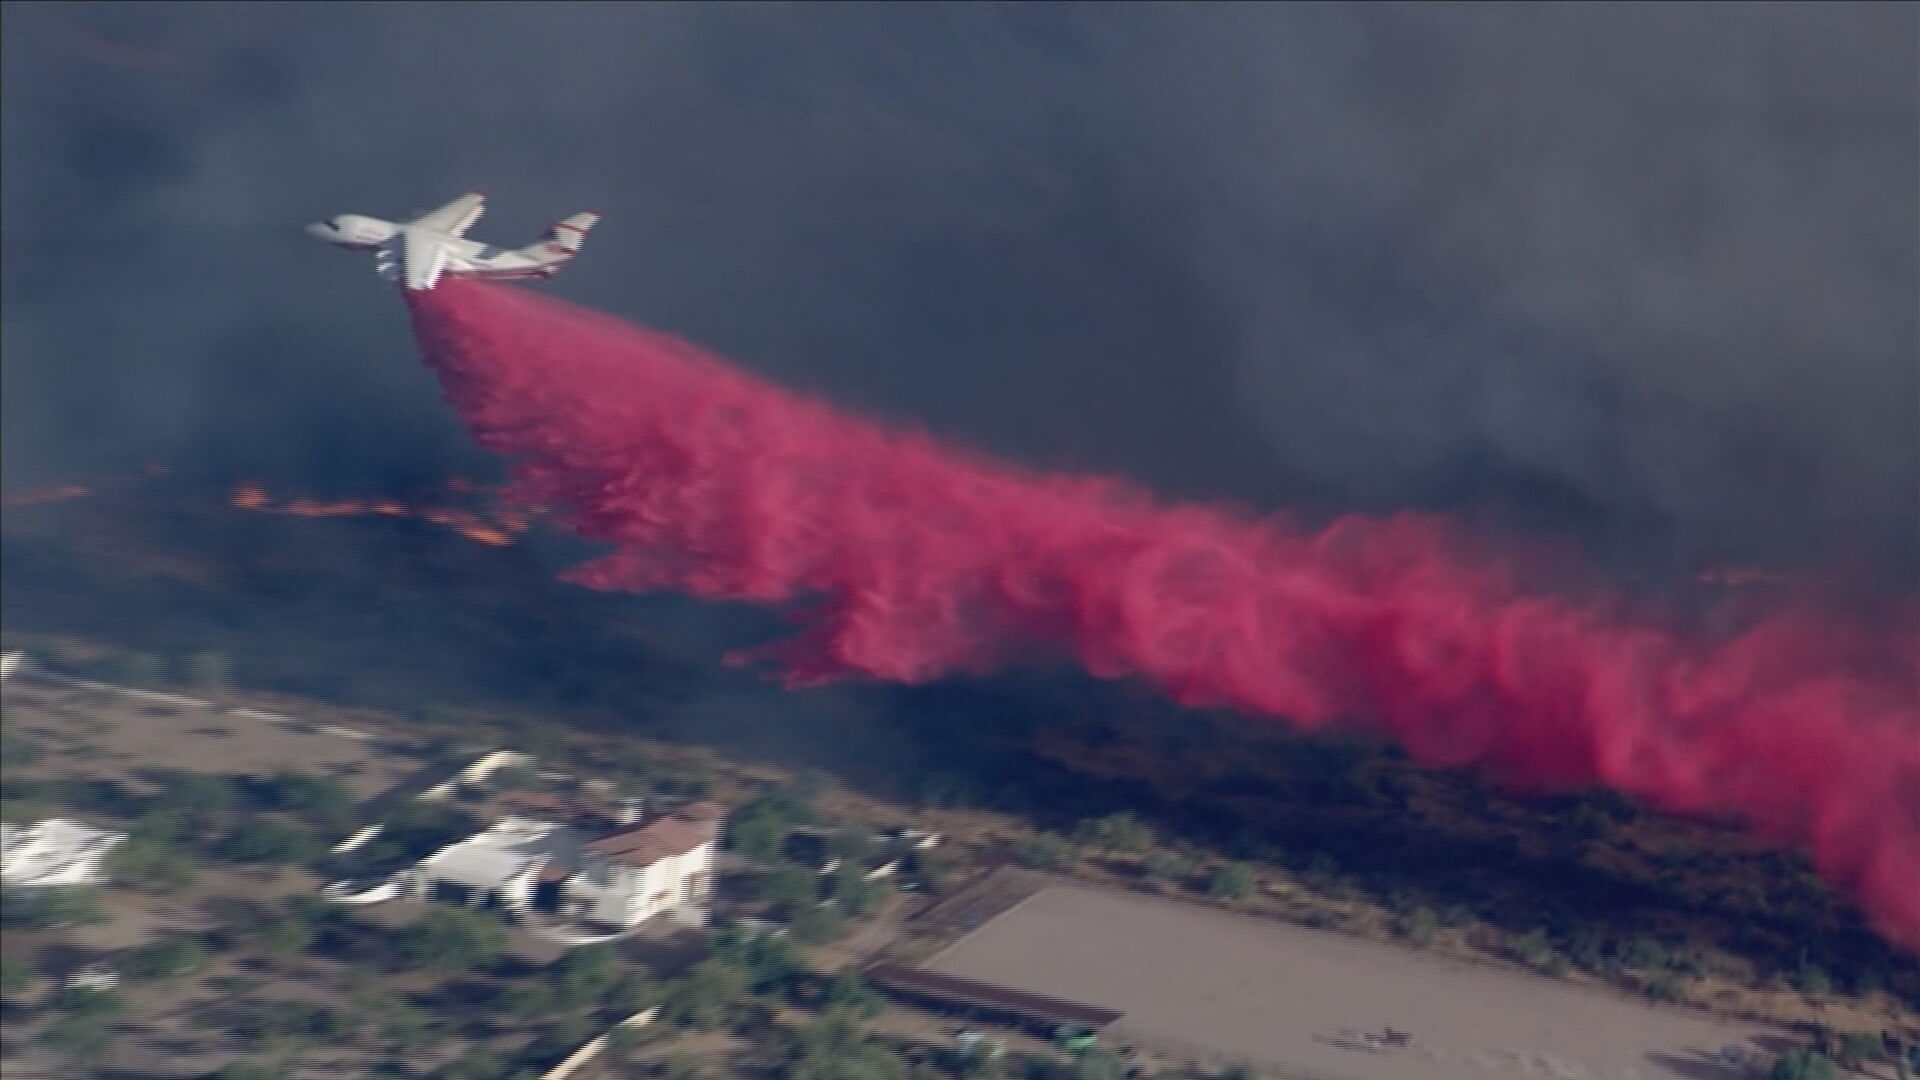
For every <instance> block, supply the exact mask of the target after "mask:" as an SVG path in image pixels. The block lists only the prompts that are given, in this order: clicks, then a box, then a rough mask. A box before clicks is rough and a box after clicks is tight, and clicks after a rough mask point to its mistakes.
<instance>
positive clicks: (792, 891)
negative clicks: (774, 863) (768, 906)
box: [759, 866, 820, 908]
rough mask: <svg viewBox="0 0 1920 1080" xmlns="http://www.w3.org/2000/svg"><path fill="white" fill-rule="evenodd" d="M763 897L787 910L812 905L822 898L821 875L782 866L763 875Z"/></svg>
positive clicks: (761, 888)
mask: <svg viewBox="0 0 1920 1080" xmlns="http://www.w3.org/2000/svg"><path fill="white" fill-rule="evenodd" d="M759 886H760V888H759V892H760V895H761V897H763V898H764V899H767V900H771V901H773V902H774V903H776V904H780V905H782V906H784V907H787V908H796V907H799V906H801V905H803V904H811V903H813V902H814V901H815V900H817V899H819V897H820V875H818V874H815V873H814V872H812V871H811V870H808V869H807V868H805V867H803V866H782V867H780V868H779V869H777V870H773V871H770V872H768V873H766V874H763V875H761V877H760V882H759Z"/></svg>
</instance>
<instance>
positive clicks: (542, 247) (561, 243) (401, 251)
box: [307, 191, 600, 292]
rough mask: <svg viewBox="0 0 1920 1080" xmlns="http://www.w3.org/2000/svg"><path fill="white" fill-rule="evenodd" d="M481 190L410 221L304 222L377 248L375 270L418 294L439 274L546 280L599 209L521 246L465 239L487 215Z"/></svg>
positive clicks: (313, 232)
mask: <svg viewBox="0 0 1920 1080" xmlns="http://www.w3.org/2000/svg"><path fill="white" fill-rule="evenodd" d="M486 200H487V197H486V195H485V194H484V193H482V192H478V191H474V192H469V193H467V194H465V195H462V196H460V197H459V198H457V199H455V200H453V201H452V202H450V203H448V204H447V205H445V206H443V207H441V208H440V209H438V210H432V211H429V212H427V213H425V214H421V215H420V216H419V217H417V218H414V219H413V220H412V221H401V222H393V221H382V220H380V219H379V218H371V217H363V216H361V215H359V214H341V215H339V216H337V217H330V218H328V219H327V220H325V221H318V222H315V223H313V224H312V225H309V226H307V234H308V235H309V236H313V237H317V238H319V239H321V240H325V241H326V242H327V243H329V244H335V245H338V246H340V247H343V248H346V249H347V250H348V251H372V252H376V253H377V254H376V256H375V262H374V269H375V270H377V271H378V272H379V274H380V276H381V277H382V278H385V279H386V280H388V281H399V282H402V283H404V284H405V285H406V287H407V288H409V289H412V290H414V291H415V292H420V291H423V290H426V289H431V288H433V286H434V284H435V283H436V282H438V281H439V280H440V277H441V275H442V274H452V275H453V276H455V277H479V278H487V279H489V280H493V281H528V280H534V279H545V278H550V277H552V276H553V275H554V274H556V273H559V271H560V268H561V267H562V266H565V265H566V263H567V260H569V259H571V258H573V257H574V256H575V255H577V254H579V252H580V245H581V244H582V243H584V242H585V241H586V238H587V230H588V229H591V228H593V225H594V222H596V221H599V220H600V215H599V214H597V213H592V212H589V213H584V214H575V215H573V216H572V217H570V218H566V219H565V220H562V221H556V222H554V224H553V226H552V227H551V228H549V229H548V230H547V232H546V235H545V236H542V237H541V238H540V239H538V240H536V241H534V242H533V243H531V244H528V245H527V246H526V247H521V248H502V247H494V246H493V245H492V244H482V243H477V242H475V241H473V240H468V239H466V232H467V230H468V229H470V228H472V227H473V223H474V222H476V221H478V220H480V215H481V214H483V213H486V209H487V207H486Z"/></svg>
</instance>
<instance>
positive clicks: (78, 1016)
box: [40, 1013, 113, 1065]
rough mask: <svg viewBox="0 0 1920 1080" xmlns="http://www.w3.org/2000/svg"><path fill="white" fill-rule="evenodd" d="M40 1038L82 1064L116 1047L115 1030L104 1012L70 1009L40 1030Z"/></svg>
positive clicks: (55, 1049) (48, 1045)
mask: <svg viewBox="0 0 1920 1080" xmlns="http://www.w3.org/2000/svg"><path fill="white" fill-rule="evenodd" d="M40 1041H41V1042H43V1043H45V1044H46V1045H47V1048H48V1049H50V1050H52V1051H53V1052H55V1053H57V1054H59V1055H60V1056H62V1057H64V1058H67V1059H68V1060H70V1061H73V1062H75V1063H77V1064H81V1065H90V1064H92V1063H93V1062H96V1061H99V1060H100V1059H101V1058H103V1057H106V1056H107V1051H108V1050H110V1049H112V1047H113V1033H112V1032H111V1031H109V1030H108V1028H107V1021H106V1018H105V1017H104V1016H99V1015H92V1014H85V1013H69V1014H67V1015H66V1016H62V1017H60V1018H59V1019H58V1020H55V1021H54V1022H53V1023H52V1024H50V1025H48V1026H47V1029H46V1030H45V1031H43V1032H41V1033H40Z"/></svg>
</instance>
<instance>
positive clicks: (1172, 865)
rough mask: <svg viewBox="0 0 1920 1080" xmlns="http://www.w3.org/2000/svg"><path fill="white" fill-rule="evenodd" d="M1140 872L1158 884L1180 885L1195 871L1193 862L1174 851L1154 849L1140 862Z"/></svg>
mask: <svg viewBox="0 0 1920 1080" xmlns="http://www.w3.org/2000/svg"><path fill="white" fill-rule="evenodd" d="M1140 872H1141V873H1142V874H1143V875H1145V876H1146V879H1147V880H1148V881H1151V882H1154V883H1155V884H1158V885H1178V884H1179V883H1180V882H1181V881H1183V880H1185V878H1186V877H1187V875H1189V874H1191V873H1193V864H1192V863H1191V862H1189V861H1187V859H1186V858H1184V857H1183V856H1181V855H1180V854H1178V853H1177V852H1172V851H1154V852H1151V853H1149V854H1148V855H1147V857H1146V859H1145V860H1144V861H1142V862H1141V864H1140Z"/></svg>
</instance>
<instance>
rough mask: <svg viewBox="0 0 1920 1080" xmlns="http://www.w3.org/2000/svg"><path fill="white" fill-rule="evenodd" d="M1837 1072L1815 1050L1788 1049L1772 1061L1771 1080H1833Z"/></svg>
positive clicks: (1823, 1055)
mask: <svg viewBox="0 0 1920 1080" xmlns="http://www.w3.org/2000/svg"><path fill="white" fill-rule="evenodd" d="M1838 1072H1839V1070H1838V1069H1836V1068H1834V1065H1833V1059H1832V1058H1830V1057H1828V1056H1827V1055H1825V1054H1822V1053H1820V1052H1819V1051H1817V1050H1789V1051H1787V1052H1786V1053H1784V1054H1781V1055H1780V1057H1779V1058H1778V1059H1776V1060H1775V1061H1774V1063H1773V1080H1834V1077H1835V1076H1836V1075H1837V1074H1838Z"/></svg>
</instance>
